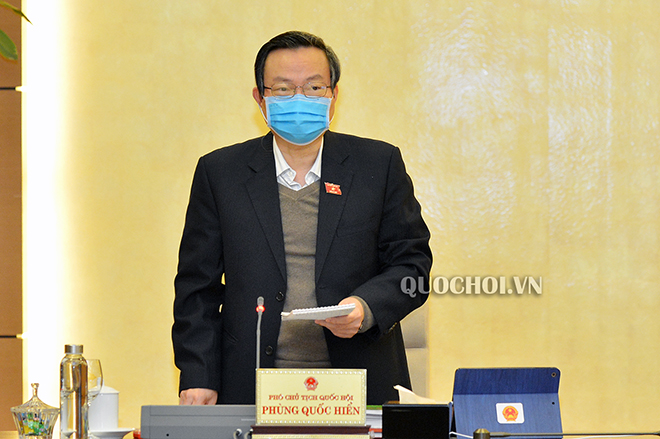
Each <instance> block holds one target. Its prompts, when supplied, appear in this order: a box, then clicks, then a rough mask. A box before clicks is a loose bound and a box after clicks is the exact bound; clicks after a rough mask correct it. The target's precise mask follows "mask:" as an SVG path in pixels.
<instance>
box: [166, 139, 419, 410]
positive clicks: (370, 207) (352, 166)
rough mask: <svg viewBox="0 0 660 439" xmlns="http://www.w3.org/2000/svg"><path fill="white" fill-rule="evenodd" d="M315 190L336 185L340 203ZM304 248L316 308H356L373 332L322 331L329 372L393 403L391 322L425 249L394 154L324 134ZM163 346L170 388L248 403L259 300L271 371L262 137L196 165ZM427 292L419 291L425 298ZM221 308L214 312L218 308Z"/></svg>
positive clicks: (395, 371)
mask: <svg viewBox="0 0 660 439" xmlns="http://www.w3.org/2000/svg"><path fill="white" fill-rule="evenodd" d="M325 183H332V184H335V185H339V189H340V191H341V195H337V194H332V193H328V192H326V190H325ZM320 192H321V193H320V195H319V196H320V200H319V219H318V231H317V245H316V268H315V276H316V296H317V301H318V304H319V306H327V305H336V304H337V303H339V302H340V301H341V300H342V299H344V298H345V297H348V296H352V295H354V296H359V297H361V298H362V299H364V300H365V301H366V303H367V304H368V305H369V307H370V308H371V311H372V313H373V315H374V318H375V321H376V325H375V326H374V327H373V328H371V329H370V330H369V331H367V332H366V333H362V334H357V335H355V336H354V337H353V338H350V339H342V338H338V337H335V336H334V335H333V334H332V333H331V332H330V331H328V330H325V334H326V340H327V344H328V350H329V353H330V360H331V362H332V365H333V367H339V368H365V369H367V400H368V403H369V404H381V403H383V402H386V401H388V400H395V399H397V394H396V391H395V390H394V389H392V386H394V385H396V384H401V385H405V386H409V385H410V378H409V375H408V366H407V362H406V356H405V350H404V345H403V339H402V336H401V330H400V327H399V325H398V322H399V321H400V320H401V319H402V318H403V317H405V316H406V315H407V314H408V313H409V312H411V311H412V310H414V309H415V308H417V307H419V306H420V305H421V304H422V303H423V302H424V300H425V299H426V296H425V295H423V294H418V295H416V297H414V298H412V297H410V296H409V295H406V294H404V293H403V292H402V291H401V281H402V279H404V278H406V277H407V276H412V277H414V278H415V279H418V278H420V277H421V278H424V279H425V281H426V282H428V276H429V271H430V267H431V251H430V248H429V245H428V241H429V231H428V228H427V227H426V224H425V223H424V221H423V220H422V217H421V213H420V206H419V203H418V202H417V200H416V199H415V197H414V194H413V187H412V182H411V180H410V178H409V177H408V175H407V174H406V171H405V167H404V164H403V160H402V158H401V154H400V151H399V149H398V148H396V147H394V146H392V145H389V144H386V143H383V142H379V141H375V140H369V139H362V138H358V137H354V136H348V135H342V134H336V133H331V132H327V133H326V134H325V138H324V147H323V157H322V165H321V191H320ZM175 289H176V298H175V302H174V320H175V321H174V326H173V328H172V339H173V344H174V353H175V362H176V365H177V367H178V368H179V369H180V370H181V377H180V389H181V390H183V389H188V388H194V387H202V388H211V389H216V390H218V394H219V398H218V401H219V403H225V404H238V403H241V404H247V403H254V396H255V380H254V376H255V374H254V368H255V358H256V354H255V347H256V341H255V323H256V312H255V307H256V300H257V297H259V296H263V297H264V299H265V309H266V310H265V312H264V314H263V322H262V323H263V325H262V341H261V347H262V349H263V352H262V353H261V367H274V360H275V352H274V351H275V349H276V347H277V338H278V334H279V328H280V322H281V319H280V312H281V311H282V308H283V304H284V297H285V294H286V291H287V285H286V264H285V254H284V240H283V236H282V221H281V216H280V203H279V194H278V185H277V181H276V176H275V160H274V156H273V151H272V135H271V134H268V135H266V136H265V137H262V138H258V139H253V140H249V141H247V142H245V143H241V144H237V145H233V146H229V147H226V148H221V149H218V150H216V151H214V152H212V153H210V154H208V155H206V156H204V157H202V158H201V159H200V160H199V163H198V165H197V169H196V171H195V176H194V179H193V184H192V190H191V195H190V203H189V206H188V211H187V214H186V224H185V227H184V232H183V238H182V241H181V247H180V253H179V267H178V274H177V276H176V279H175ZM427 291H428V290H427ZM220 307H222V308H221V312H218V309H219V308H220Z"/></svg>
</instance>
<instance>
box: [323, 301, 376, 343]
mask: <svg viewBox="0 0 660 439" xmlns="http://www.w3.org/2000/svg"><path fill="white" fill-rule="evenodd" d="M348 303H354V304H355V309H354V310H353V311H351V313H350V314H348V315H346V316H341V317H330V318H328V319H325V320H315V321H314V322H315V323H317V324H319V325H321V326H323V327H324V328H328V329H329V330H330V331H331V332H332V333H333V334H334V335H336V336H337V337H340V338H351V337H353V336H354V335H355V334H357V333H358V331H359V330H360V326H361V325H362V321H363V320H364V309H363V308H362V304H361V303H360V301H359V300H357V299H355V298H354V297H347V298H345V299H344V300H342V301H341V302H339V305H346V304H348Z"/></svg>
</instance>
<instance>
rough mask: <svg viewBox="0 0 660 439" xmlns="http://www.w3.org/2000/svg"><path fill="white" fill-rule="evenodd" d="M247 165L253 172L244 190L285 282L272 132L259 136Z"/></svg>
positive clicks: (280, 217)
mask: <svg viewBox="0 0 660 439" xmlns="http://www.w3.org/2000/svg"><path fill="white" fill-rule="evenodd" d="M248 166H250V168H251V169H252V170H253V171H254V175H253V176H252V177H251V178H250V179H249V180H248V181H247V183H246V186H247V191H248V194H249V196H250V200H251V201H252V206H253V207H254V210H255V212H256V213H257V218H258V219H259V222H260V223H261V227H262V229H263V231H264V234H265V235H266V239H267V240H268V244H269V246H270V250H271V252H272V253H273V256H274V257H275V260H276V261H277V265H278V267H279V268H280V272H281V274H282V278H283V279H284V280H285V281H286V259H285V256H284V237H283V232H282V215H281V212H280V196H279V192H278V188H277V179H276V177H275V159H274V158H273V135H272V134H270V133H269V134H268V135H266V136H265V137H263V138H262V139H261V145H260V146H259V147H258V148H257V151H256V152H255V154H254V155H253V157H252V159H251V160H250V161H249V162H248Z"/></svg>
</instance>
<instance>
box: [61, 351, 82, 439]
mask: <svg viewBox="0 0 660 439" xmlns="http://www.w3.org/2000/svg"><path fill="white" fill-rule="evenodd" d="M64 353H65V355H64V358H63V359H62V362H61V363H60V439H87V437H88V435H89V424H88V422H87V408H88V406H87V362H86V361H85V358H83V355H82V353H83V347H82V345H75V344H68V345H65V346H64Z"/></svg>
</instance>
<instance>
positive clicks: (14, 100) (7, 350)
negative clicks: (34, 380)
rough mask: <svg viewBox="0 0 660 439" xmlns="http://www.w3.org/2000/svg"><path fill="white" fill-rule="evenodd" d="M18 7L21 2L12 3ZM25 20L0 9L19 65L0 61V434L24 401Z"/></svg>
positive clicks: (2, 26) (13, 0) (8, 427)
mask: <svg viewBox="0 0 660 439" xmlns="http://www.w3.org/2000/svg"><path fill="white" fill-rule="evenodd" d="M9 3H11V4H12V5H14V6H17V7H20V6H21V2H20V0H9ZM21 20H22V19H21V18H20V17H19V16H18V15H16V14H13V13H12V12H11V11H9V10H7V9H4V8H3V9H1V10H0V29H2V30H3V31H4V32H5V33H6V34H7V35H9V37H10V38H11V39H12V40H13V41H14V43H15V44H16V46H17V49H18V53H19V59H18V61H7V60H5V59H4V58H0V431H2V430H14V429H15V426H14V421H13V419H12V416H11V412H10V411H9V408H10V407H13V406H16V405H20V404H21V403H22V402H23V401H22V399H23V394H22V392H23V390H22V389H23V371H22V366H23V347H22V344H23V340H22V339H20V338H17V337H16V335H18V334H21V333H22V332H23V324H22V315H23V310H22V294H23V292H22V277H23V274H22V253H23V252H22V201H21V199H22V187H21V172H22V166H21V93H20V92H18V91H16V90H15V87H17V86H19V85H20V84H21Z"/></svg>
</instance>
